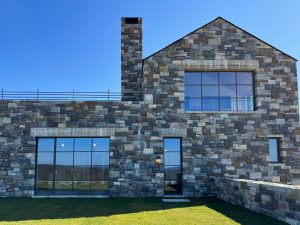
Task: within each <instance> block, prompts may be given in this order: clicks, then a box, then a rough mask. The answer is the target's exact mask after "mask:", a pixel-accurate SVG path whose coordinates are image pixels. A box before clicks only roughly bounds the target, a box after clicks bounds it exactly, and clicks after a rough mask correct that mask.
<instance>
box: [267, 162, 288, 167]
mask: <svg viewBox="0 0 300 225" xmlns="http://www.w3.org/2000/svg"><path fill="white" fill-rule="evenodd" d="M268 166H285V163H282V162H269V163H268Z"/></svg>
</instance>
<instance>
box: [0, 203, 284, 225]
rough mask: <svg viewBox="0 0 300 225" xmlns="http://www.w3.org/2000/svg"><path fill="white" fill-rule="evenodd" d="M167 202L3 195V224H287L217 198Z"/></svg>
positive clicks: (0, 221) (0, 220) (0, 212)
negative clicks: (7, 196) (8, 196)
mask: <svg viewBox="0 0 300 225" xmlns="http://www.w3.org/2000/svg"><path fill="white" fill-rule="evenodd" d="M190 199H191V201H192V202H191V203H164V202H162V201H161V198H108V199H31V198H2V199H0V224H1V225H2V224H26V225H27V224H30V225H31V224H38V225H43V224H49V225H50V224H51V225H53V224H63V225H67V224H72V225H74V224H75V225H76V224H109V225H113V224H118V225H119V224H128V225H134V224H138V225H143V224H166V225H171V224H176V225H180V224H184V225H187V224H193V225H198V224H205V225H226V224H242V225H259V224H262V225H268V224H272V225H280V224H281V225H283V224H284V223H281V222H279V221H276V220H273V219H271V218H269V217H267V216H264V215H261V214H258V213H253V212H251V211H249V210H246V209H244V208H241V207H238V206H234V205H231V204H228V203H225V202H223V201H221V200H218V199H215V198H190Z"/></svg>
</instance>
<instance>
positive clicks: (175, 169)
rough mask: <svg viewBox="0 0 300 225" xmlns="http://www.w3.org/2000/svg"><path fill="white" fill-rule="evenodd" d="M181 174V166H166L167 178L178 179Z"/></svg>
mask: <svg viewBox="0 0 300 225" xmlns="http://www.w3.org/2000/svg"><path fill="white" fill-rule="evenodd" d="M180 176H181V168H180V166H165V180H174V181H176V180H177V179H178V178H179V177H180Z"/></svg>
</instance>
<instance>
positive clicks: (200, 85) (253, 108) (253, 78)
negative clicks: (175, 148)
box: [184, 70, 257, 113]
mask: <svg viewBox="0 0 300 225" xmlns="http://www.w3.org/2000/svg"><path fill="white" fill-rule="evenodd" d="M209 72H213V73H218V82H217V84H203V78H202V73H209ZM224 72H225V73H226V72H230V73H235V84H229V83H228V84H221V83H220V73H224ZM243 72H244V73H251V78H252V83H251V84H238V78H237V77H238V75H237V74H238V73H243ZM187 73H200V74H201V84H186V83H185V76H186V74H187ZM255 82H256V81H255V71H251V70H240V71H237V70H233V71H231V70H226V71H223V70H209V71H205V70H204V71H189V70H187V71H185V73H184V110H185V112H188V113H192V112H246V113H247V112H255V111H256V110H257V109H256V93H255ZM228 85H231V86H232V85H235V90H236V94H235V97H234V98H232V99H234V102H235V107H236V110H232V109H230V110H224V109H222V110H221V104H220V103H221V99H222V97H224V96H221V95H220V87H221V86H228ZM188 86H193V87H199V88H200V90H201V94H200V96H201V97H192V98H191V99H199V100H200V104H201V107H200V109H188V108H187V107H186V103H187V98H186V87H188ZM209 86H214V87H217V89H218V95H217V97H216V99H218V100H217V102H218V109H217V110H204V109H203V108H204V107H203V87H209ZM241 86H251V87H252V99H251V102H250V103H252V107H251V110H247V111H246V110H239V107H238V104H239V100H242V99H241V98H239V97H238V87H241ZM204 100H205V99H204Z"/></svg>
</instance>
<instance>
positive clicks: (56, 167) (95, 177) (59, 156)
mask: <svg viewBox="0 0 300 225" xmlns="http://www.w3.org/2000/svg"><path fill="white" fill-rule="evenodd" d="M108 183H109V138H39V139H38V147H37V159H36V185H35V186H36V187H35V193H36V194H40V195H48V194H56V195H70V194H74V195H86V194H107V193H108V186H109V185H108Z"/></svg>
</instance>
